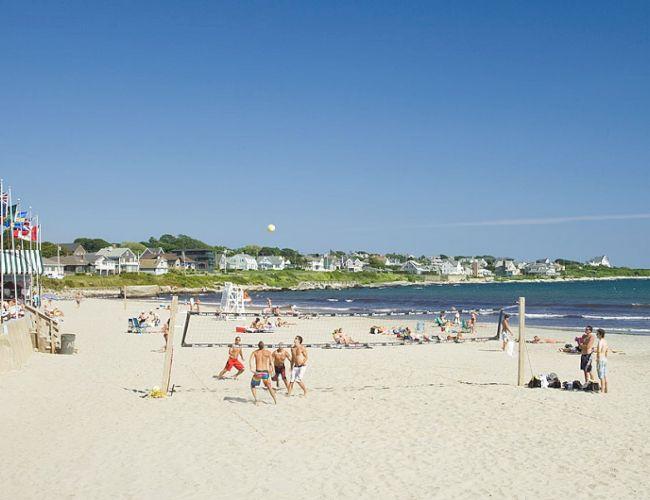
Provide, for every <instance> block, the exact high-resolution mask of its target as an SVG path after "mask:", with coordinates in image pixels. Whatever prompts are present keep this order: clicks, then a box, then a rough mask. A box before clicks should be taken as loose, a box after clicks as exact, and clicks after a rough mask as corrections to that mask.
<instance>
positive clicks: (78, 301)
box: [74, 292, 82, 309]
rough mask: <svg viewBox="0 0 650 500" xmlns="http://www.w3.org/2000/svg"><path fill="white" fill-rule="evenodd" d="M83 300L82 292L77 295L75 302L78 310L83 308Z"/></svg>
mask: <svg viewBox="0 0 650 500" xmlns="http://www.w3.org/2000/svg"><path fill="white" fill-rule="evenodd" d="M81 298H82V295H81V292H77V293H75V295H74V301H75V302H76V303H77V309H79V308H80V307H81Z"/></svg>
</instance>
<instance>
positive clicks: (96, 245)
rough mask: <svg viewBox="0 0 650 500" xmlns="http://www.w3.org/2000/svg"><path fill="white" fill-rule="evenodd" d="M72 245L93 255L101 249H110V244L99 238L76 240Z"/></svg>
mask: <svg viewBox="0 0 650 500" xmlns="http://www.w3.org/2000/svg"><path fill="white" fill-rule="evenodd" d="M74 243H76V244H77V245H81V246H82V247H84V249H85V250H86V252H88V253H95V252H97V251H98V250H101V249H102V248H106V247H110V246H111V244H110V243H109V242H108V241H106V240H103V239H101V238H77V239H76V240H74Z"/></svg>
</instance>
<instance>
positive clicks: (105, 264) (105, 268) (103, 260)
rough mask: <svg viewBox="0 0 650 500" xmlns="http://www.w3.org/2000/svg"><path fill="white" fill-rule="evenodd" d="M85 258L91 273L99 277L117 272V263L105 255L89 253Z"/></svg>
mask: <svg viewBox="0 0 650 500" xmlns="http://www.w3.org/2000/svg"><path fill="white" fill-rule="evenodd" d="M85 258H86V260H87V261H88V264H89V266H90V270H91V272H94V273H96V274H99V275H102V274H105V275H107V276H108V275H109V274H115V273H116V272H117V262H116V261H114V260H111V259H109V258H108V257H105V256H104V255H99V254H97V253H87V254H86V255H85Z"/></svg>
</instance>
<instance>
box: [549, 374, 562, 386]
mask: <svg viewBox="0 0 650 500" xmlns="http://www.w3.org/2000/svg"><path fill="white" fill-rule="evenodd" d="M546 378H547V380H548V386H549V387H550V388H551V389H560V388H562V382H560V379H559V378H558V376H557V374H556V373H553V372H551V373H549V374H548V375H547V376H546Z"/></svg>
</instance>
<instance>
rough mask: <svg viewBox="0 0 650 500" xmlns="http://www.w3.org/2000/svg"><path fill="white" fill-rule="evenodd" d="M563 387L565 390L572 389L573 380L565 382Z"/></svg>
mask: <svg viewBox="0 0 650 500" xmlns="http://www.w3.org/2000/svg"><path fill="white" fill-rule="evenodd" d="M562 389H564V390H565V391H572V390H573V382H564V383H563V384H562Z"/></svg>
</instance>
